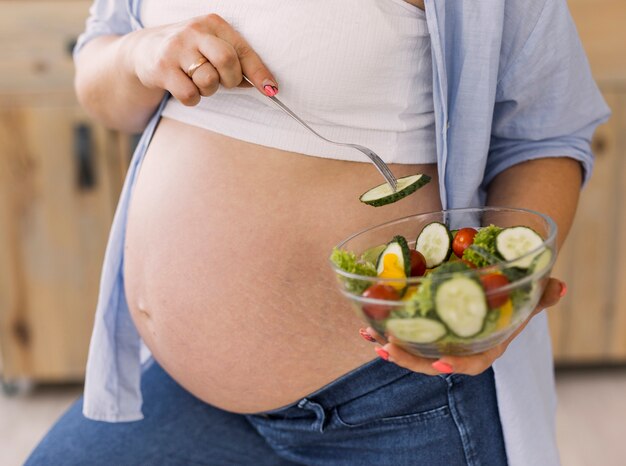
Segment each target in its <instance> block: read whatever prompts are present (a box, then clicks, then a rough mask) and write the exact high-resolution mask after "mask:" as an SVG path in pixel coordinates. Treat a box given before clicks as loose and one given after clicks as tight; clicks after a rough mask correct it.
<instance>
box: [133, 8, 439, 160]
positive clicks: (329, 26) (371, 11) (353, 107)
mask: <svg viewBox="0 0 626 466" xmlns="http://www.w3.org/2000/svg"><path fill="white" fill-rule="evenodd" d="M209 13H217V14H218V15H220V16H221V17H223V18H224V19H225V20H226V21H227V22H229V23H230V24H231V25H232V26H233V27H234V28H235V29H237V30H238V31H239V32H240V33H241V34H242V35H243V36H244V37H245V39H246V40H247V41H248V43H249V44H250V45H251V46H252V48H253V49H255V50H256V52H257V53H258V54H259V56H260V57H261V59H262V60H263V61H264V63H265V64H266V65H267V66H268V68H269V69H270V70H271V71H272V73H273V74H274V77H275V78H276V80H277V82H278V87H279V94H278V97H279V98H280V99H281V100H282V101H283V102H284V103H285V105H287V106H288V107H290V108H291V109H292V110H293V111H294V112H295V113H297V114H299V115H300V117H301V118H303V119H304V120H305V121H306V122H307V123H309V124H310V126H312V127H313V128H314V129H315V130H316V131H318V132H319V133H320V134H322V135H323V136H325V137H327V138H329V139H331V140H335V141H339V142H351V143H356V144H361V145H364V146H367V147H369V148H370V149H372V150H373V151H374V152H376V153H377V154H378V155H379V156H380V157H381V158H382V159H383V160H385V161H386V162H388V163H404V164H416V163H435V162H436V160H437V156H436V146H435V116H434V110H433V95H432V83H433V75H432V60H431V52H430V38H429V35H428V28H427V24H426V18H425V13H424V12H423V11H422V10H420V9H419V8H417V7H415V6H413V5H411V4H409V3H406V2H405V1H404V0H273V1H272V2H268V1H267V0H143V2H142V8H141V19H142V22H143V24H144V26H145V27H152V26H159V25H163V24H168V23H174V22H178V21H183V20H186V19H189V18H193V17H195V16H201V15H205V14H209ZM163 116H165V117H168V118H172V119H174V120H178V121H182V122H184V123H188V124H191V125H195V126H199V127H202V128H205V129H208V130H210V131H214V132H217V133H220V134H224V135H227V136H230V137H233V138H236V139H240V140H243V141H248V142H252V143H255V144H260V145H264V146H269V147H274V148H278V149H282V150H287V151H292V152H298V153H301V154H307V155H312V156H318V157H325V158H333V159H340V160H353V161H361V162H368V161H369V160H368V159H367V158H366V157H365V155H363V154H361V153H360V152H358V151H356V150H354V149H350V148H341V147H337V146H334V145H332V144H328V143H326V142H324V141H322V140H320V139H319V138H317V137H315V136H314V135H313V134H311V133H309V132H307V131H306V130H305V129H304V128H302V127H301V126H300V125H299V124H298V123H297V122H295V121H293V120H292V119H290V118H289V117H288V116H287V115H285V114H283V113H282V112H281V111H280V110H279V109H277V108H275V107H274V106H273V104H272V103H271V102H270V101H269V99H267V97H265V96H264V95H262V94H260V93H259V92H258V91H257V90H256V89H249V88H248V89H242V88H235V89H225V88H223V87H220V89H219V90H218V91H217V93H216V94H214V95H212V96H210V97H203V98H202V99H201V102H200V103H199V104H198V105H197V106H195V107H185V106H184V105H182V104H181V103H180V102H178V101H177V100H175V99H170V101H169V102H168V104H167V106H166V108H165V110H164V112H163Z"/></svg>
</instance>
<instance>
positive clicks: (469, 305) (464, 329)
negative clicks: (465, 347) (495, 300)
mask: <svg viewBox="0 0 626 466" xmlns="http://www.w3.org/2000/svg"><path fill="white" fill-rule="evenodd" d="M487 310H488V307H487V300H486V298H485V292H484V290H483V288H482V286H480V284H479V283H478V281H476V280H474V279H472V278H469V277H465V276H463V275H459V276H453V277H452V278H450V279H448V280H446V281H444V282H443V283H442V284H441V285H439V287H438V288H437V290H436V291H435V311H436V312H437V315H438V316H439V318H440V319H441V320H442V321H443V323H444V324H446V326H447V327H448V328H449V329H450V331H451V332H453V333H454V334H455V335H457V336H459V337H461V338H469V337H473V336H474V335H477V334H479V333H480V331H481V330H482V329H483V326H484V325H485V318H486V316H487Z"/></svg>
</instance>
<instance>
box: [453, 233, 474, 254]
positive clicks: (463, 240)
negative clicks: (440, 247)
mask: <svg viewBox="0 0 626 466" xmlns="http://www.w3.org/2000/svg"><path fill="white" fill-rule="evenodd" d="M476 233H478V231H476V230H475V229H473V228H461V229H460V230H459V231H457V232H456V235H454V239H453V240H452V250H453V251H454V255H455V256H456V257H458V258H462V257H463V251H465V250H466V249H467V248H469V247H470V246H471V245H472V243H473V242H474V236H476Z"/></svg>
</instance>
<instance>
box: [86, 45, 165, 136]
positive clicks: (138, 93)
mask: <svg viewBox="0 0 626 466" xmlns="http://www.w3.org/2000/svg"><path fill="white" fill-rule="evenodd" d="M136 34H137V33H131V34H129V35H127V36H121V37H120V36H102V37H98V38H96V39H93V40H92V41H91V42H89V43H88V44H87V45H85V47H84V48H83V49H82V50H81V52H80V54H79V55H78V56H77V58H76V77H75V81H74V84H75V88H76V95H77V96H78V100H79V102H80V103H81V105H82V106H83V107H84V108H85V109H86V110H87V112H88V113H89V114H90V115H91V116H92V117H94V118H96V119H97V120H99V121H101V122H102V123H104V124H105V125H106V126H108V127H110V128H115V129H120V130H122V131H125V132H129V133H133V132H134V133H137V132H140V131H141V130H142V129H143V128H144V127H145V125H146V123H147V122H148V120H149V118H150V115H152V113H153V112H154V111H155V109H156V107H157V106H158V104H159V102H160V101H161V99H162V98H163V95H164V94H165V91H164V90H163V89H158V88H155V89H148V88H147V87H145V86H144V85H143V84H142V83H141V82H140V81H139V79H138V78H137V75H136V74H135V72H134V70H133V68H134V67H133V59H132V50H133V42H134V41H135V40H136V39H137V37H136ZM131 36H133V37H132V38H131Z"/></svg>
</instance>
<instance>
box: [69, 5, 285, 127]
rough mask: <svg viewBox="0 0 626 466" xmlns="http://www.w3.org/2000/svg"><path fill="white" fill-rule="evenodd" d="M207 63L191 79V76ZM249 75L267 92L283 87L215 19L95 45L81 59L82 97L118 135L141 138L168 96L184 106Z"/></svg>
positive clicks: (94, 42) (78, 80)
mask: <svg viewBox="0 0 626 466" xmlns="http://www.w3.org/2000/svg"><path fill="white" fill-rule="evenodd" d="M203 57H206V59H207V61H206V62H205V63H202V64H201V66H199V67H198V68H197V69H196V70H195V72H194V73H193V77H189V76H188V75H187V73H186V70H188V69H189V67H190V66H191V65H193V64H194V63H199V60H202V59H203ZM242 74H245V75H246V76H247V77H248V78H250V80H251V81H252V82H253V83H254V84H255V86H256V88H257V89H258V90H259V91H261V92H268V91H266V90H264V88H265V87H266V86H271V87H272V89H273V91H269V92H273V93H276V92H277V85H276V82H275V80H274V78H273V76H272V74H271V73H270V72H269V70H268V69H267V68H266V67H265V65H264V64H263V62H262V61H261V59H260V58H259V56H258V55H257V54H256V53H255V52H254V50H253V49H252V48H251V47H250V45H248V43H247V42H246V41H245V39H244V38H243V37H242V36H241V35H240V34H239V33H238V32H237V31H235V30H234V29H233V28H232V27H231V26H230V25H229V24H228V23H227V22H226V21H224V20H223V19H222V18H221V17H219V16H217V15H208V16H202V17H197V18H193V19H191V20H189V21H184V22H181V23H177V24H172V25H167V26H161V27H155V28H148V29H142V30H139V31H135V32H132V33H129V34H126V35H123V36H115V35H107V36H100V37H97V38H95V39H93V40H91V41H90V42H89V43H88V44H87V45H85V46H84V47H83V48H82V49H81V50H80V52H79V53H78V55H77V57H76V80H75V87H76V93H77V95H78V98H79V100H80V102H81V104H82V105H83V106H84V107H85V109H86V110H87V111H88V112H89V113H90V114H91V115H92V116H94V117H95V118H97V119H98V120H100V121H102V122H103V123H104V124H105V125H107V126H110V127H112V128H117V129H121V130H124V131H128V132H137V131H141V130H142V129H143V128H144V126H145V125H146V123H147V122H148V119H149V118H150V116H151V115H152V113H153V112H154V110H155V109H156V107H157V105H158V104H159V101H160V100H161V99H162V97H163V95H164V94H165V91H168V92H170V93H171V94H172V95H173V96H174V97H175V98H176V99H178V100H180V101H181V102H182V103H183V104H185V105H196V104H197V103H198V102H199V101H200V96H210V95H212V94H214V93H215V92H216V91H217V89H218V87H219V86H220V85H223V86H224V87H227V88H232V87H235V86H238V85H240V84H241V82H242Z"/></svg>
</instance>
